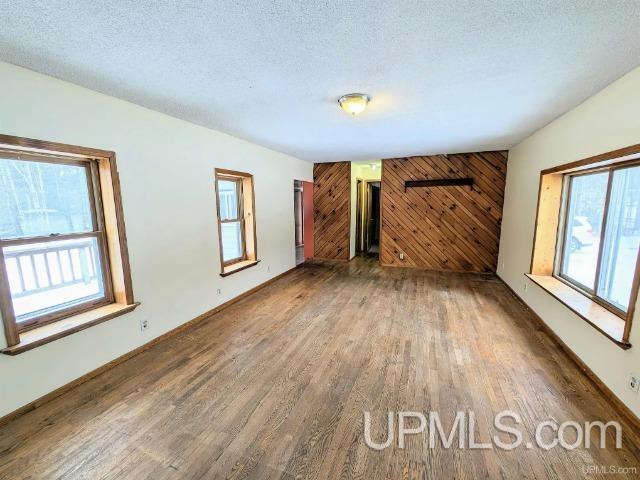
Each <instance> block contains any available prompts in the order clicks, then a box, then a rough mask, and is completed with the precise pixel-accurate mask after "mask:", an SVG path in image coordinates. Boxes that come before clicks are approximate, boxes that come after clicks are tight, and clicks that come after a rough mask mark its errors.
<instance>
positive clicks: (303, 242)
mask: <svg viewBox="0 0 640 480" xmlns="http://www.w3.org/2000/svg"><path fill="white" fill-rule="evenodd" d="M293 215H294V246H295V251H296V265H300V264H302V263H304V262H305V261H306V260H308V259H310V258H311V257H313V182H305V181H302V180H294V181H293Z"/></svg>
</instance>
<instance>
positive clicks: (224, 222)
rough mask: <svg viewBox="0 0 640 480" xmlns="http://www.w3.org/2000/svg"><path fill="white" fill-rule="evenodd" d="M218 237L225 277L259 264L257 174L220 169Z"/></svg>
mask: <svg viewBox="0 0 640 480" xmlns="http://www.w3.org/2000/svg"><path fill="white" fill-rule="evenodd" d="M215 182H216V192H217V205H218V208H217V211H218V237H219V240H220V263H221V274H222V275H223V276H225V275H228V274H230V273H233V272H235V271H238V270H241V269H243V268H246V267H249V266H252V265H255V264H256V263H257V253H256V238H255V216H254V196H253V176H252V175H250V174H248V173H243V172H235V171H231V170H222V169H216V176H215Z"/></svg>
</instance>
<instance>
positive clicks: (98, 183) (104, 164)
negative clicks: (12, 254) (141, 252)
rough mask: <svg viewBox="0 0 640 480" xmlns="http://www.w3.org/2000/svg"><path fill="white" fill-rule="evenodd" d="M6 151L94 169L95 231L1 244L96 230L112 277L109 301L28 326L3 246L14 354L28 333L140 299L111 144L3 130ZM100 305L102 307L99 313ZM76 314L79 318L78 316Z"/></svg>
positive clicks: (3, 308) (112, 312)
mask: <svg viewBox="0 0 640 480" xmlns="http://www.w3.org/2000/svg"><path fill="white" fill-rule="evenodd" d="M0 151H2V153H3V154H4V155H12V156H13V158H15V157H17V158H18V159H22V160H26V159H29V160H33V161H47V162H52V163H64V164H71V165H85V166H87V168H88V172H89V174H88V175H87V181H88V186H89V192H90V201H91V208H92V218H93V226H94V231H92V232H82V233H75V234H64V235H56V236H54V237H33V238H29V239H11V240H5V241H2V245H0V246H2V247H4V246H7V245H10V244H17V243H36V242H48V241H56V240H63V239H70V238H82V237H91V236H93V237H96V238H98V246H99V249H100V256H101V257H102V258H101V261H102V262H103V265H102V270H103V275H104V276H105V277H107V278H106V281H105V279H103V283H104V288H105V297H104V299H103V301H100V302H95V303H92V302H88V303H83V304H80V305H78V306H77V307H78V308H77V309H76V308H71V309H68V310H67V309H65V310H61V311H58V312H55V315H53V316H51V317H46V318H42V319H41V321H39V322H29V323H28V324H25V325H24V326H23V325H20V326H19V325H18V324H17V322H16V319H15V314H14V311H13V303H12V301H11V294H10V290H9V285H8V281H7V274H6V268H5V263H4V257H3V253H2V248H0V313H1V314H2V320H3V324H4V330H5V337H6V340H7V348H6V349H5V350H7V351H4V350H3V353H9V352H8V351H9V350H12V351H13V352H14V353H11V354H15V351H19V350H20V348H19V346H20V344H22V343H24V342H23V338H24V337H30V338H33V337H38V345H40V344H44V343H47V341H51V340H55V339H57V338H60V336H65V335H68V334H70V333H73V332H75V331H78V329H82V328H87V326H91V325H94V324H96V323H99V321H104V320H106V319H110V318H113V317H114V316H117V315H120V314H122V313H127V312H128V311H131V310H133V308H135V307H136V306H137V305H138V303H136V302H135V301H134V297H133V288H132V282H131V269H130V265H129V255H128V250H127V237H126V231H125V226H124V212H123V207H122V196H121V194H120V181H119V177H118V170H117V165H116V154H115V153H114V152H112V151H107V150H99V149H94V148H86V147H80V146H76V145H67V144H62V143H56V142H49V141H43V140H35V139H30V138H22V137H15V136H11V135H3V134H0ZM74 307H76V306H74ZM105 309H106V310H105ZM107 310H108V314H101V313H100V311H102V312H103V313H104V311H107ZM94 311H95V312H98V313H97V314H93V313H92V312H94ZM76 317H77V318H78V319H79V320H77V321H76ZM87 319H89V320H87ZM59 322H63V323H65V324H67V325H75V327H74V328H69V329H66V330H65V329H60V328H58V327H59V325H58V323H59ZM57 325H58V326H57ZM78 327H80V328H78ZM47 331H55V332H56V333H55V335H53V337H54V338H52V339H51V340H48V339H47V338H46V334H44V333H43V332H45V333H46V332H47ZM61 332H62V333H61ZM31 348H33V347H31Z"/></svg>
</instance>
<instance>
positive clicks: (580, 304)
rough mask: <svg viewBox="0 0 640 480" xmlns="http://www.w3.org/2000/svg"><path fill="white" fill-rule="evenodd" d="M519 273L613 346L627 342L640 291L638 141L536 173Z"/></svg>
mask: <svg viewBox="0 0 640 480" xmlns="http://www.w3.org/2000/svg"><path fill="white" fill-rule="evenodd" d="M525 275H526V276H527V277H528V278H529V279H530V280H531V281H533V282H534V283H535V284H536V285H538V286H539V287H540V288H542V289H543V290H544V291H546V292H547V293H549V294H550V295H552V296H553V297H555V298H556V299H557V300H559V301H560V302H561V303H562V304H564V305H565V306H566V307H568V308H569V309H570V310H572V311H573V312H574V313H576V314H577V315H578V316H579V317H581V318H582V319H584V320H586V321H587V322H588V323H590V324H591V325H592V326H593V327H595V328H596V329H597V330H598V331H600V332H601V333H603V334H604V335H605V336H606V337H608V338H609V339H610V340H612V341H614V342H615V343H616V344H617V345H618V346H620V347H621V348H625V349H627V348H630V347H631V344H630V343H629V338H630V332H631V326H632V323H633V317H634V313H635V307H636V303H637V298H638V291H639V290H640V145H633V146H630V147H625V148H622V149H619V150H615V151H612V152H606V153H602V154H599V155H596V156H594V157H590V158H585V159H583V160H578V161H574V162H571V163H567V164H565V165H560V166H557V167H552V168H548V169H546V170H543V171H541V172H540V184H539V193H538V207H537V213H536V222H535V233H534V238H533V251H532V255H531V270H530V273H527V274H525Z"/></svg>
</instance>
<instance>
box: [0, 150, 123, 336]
mask: <svg viewBox="0 0 640 480" xmlns="http://www.w3.org/2000/svg"><path fill="white" fill-rule="evenodd" d="M16 156H21V157H22V158H21V159H16V158H11V156H10V154H9V153H6V152H5V153H4V154H2V153H0V245H1V246H2V254H3V256H4V264H5V265H4V266H5V269H6V274H7V281H8V284H9V285H8V286H9V290H10V292H11V300H12V302H13V310H14V314H15V319H16V322H17V324H18V327H19V330H20V331H22V330H25V329H28V328H32V327H35V326H38V325H41V324H43V323H46V322H50V321H55V320H57V319H58V318H60V316H61V315H64V314H68V313H73V312H75V311H79V310H80V309H83V308H87V307H93V306H96V305H99V304H102V303H108V302H111V301H112V297H111V284H110V277H109V275H108V274H107V268H106V267H107V262H105V257H106V255H105V243H106V239H105V232H104V227H103V221H102V218H103V217H102V210H101V206H100V202H97V201H96V198H98V196H99V192H98V191H95V190H96V189H98V188H99V183H98V182H97V178H95V175H97V166H96V165H93V163H92V162H93V161H89V160H87V161H79V160H78V161H72V160H65V161H64V163H61V162H60V161H57V160H54V159H49V158H48V157H46V156H35V157H31V158H29V157H28V156H26V155H16Z"/></svg>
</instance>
